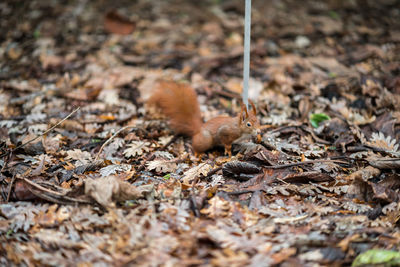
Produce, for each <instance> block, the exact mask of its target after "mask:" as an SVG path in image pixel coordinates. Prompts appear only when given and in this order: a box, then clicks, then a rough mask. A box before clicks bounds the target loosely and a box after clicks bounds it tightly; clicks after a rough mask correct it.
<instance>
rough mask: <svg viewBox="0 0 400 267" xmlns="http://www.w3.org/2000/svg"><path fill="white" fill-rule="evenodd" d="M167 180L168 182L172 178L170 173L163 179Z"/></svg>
mask: <svg viewBox="0 0 400 267" xmlns="http://www.w3.org/2000/svg"><path fill="white" fill-rule="evenodd" d="M163 178H164V179H165V180H168V179H169V178H171V174H170V173H168V174H166V175H164V177H163Z"/></svg>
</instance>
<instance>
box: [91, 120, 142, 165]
mask: <svg viewBox="0 0 400 267" xmlns="http://www.w3.org/2000/svg"><path fill="white" fill-rule="evenodd" d="M135 127H136V126H131V125H130V126H129V125H128V126H125V127H122V128H121V129H119V130H118V131H117V132H115V133H114V134H113V135H112V136H111V137H110V138H108V139H107V141H105V142H104V144H103V145H102V146H101V147H100V150H99V152H97V155H96V158H95V159H94V160H95V161H97V160H98V159H99V156H100V153H101V152H102V151H103V149H104V147H105V146H106V145H108V144H109V143H110V142H111V141H112V140H113V139H114V138H115V137H116V136H117V135H118V134H119V133H121V132H122V131H124V130H126V129H128V128H135Z"/></svg>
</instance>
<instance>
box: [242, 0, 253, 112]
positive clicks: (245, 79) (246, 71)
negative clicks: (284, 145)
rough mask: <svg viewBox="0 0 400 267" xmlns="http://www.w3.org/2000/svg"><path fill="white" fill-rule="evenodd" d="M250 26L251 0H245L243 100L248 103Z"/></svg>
mask: <svg viewBox="0 0 400 267" xmlns="http://www.w3.org/2000/svg"><path fill="white" fill-rule="evenodd" d="M250 26H251V0H246V4H245V15H244V51H243V96H242V97H243V102H244V104H245V105H246V108H248V105H249V76H250Z"/></svg>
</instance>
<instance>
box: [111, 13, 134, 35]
mask: <svg viewBox="0 0 400 267" xmlns="http://www.w3.org/2000/svg"><path fill="white" fill-rule="evenodd" d="M135 26H136V25H135V23H134V22H132V21H130V20H129V19H128V18H126V17H124V16H122V15H121V14H120V13H118V12H117V11H115V10H112V11H109V12H107V14H106V16H105V19H104V28H105V29H106V30H107V31H108V32H110V33H115V34H121V35H127V34H130V33H132V32H133V31H134V30H135Z"/></svg>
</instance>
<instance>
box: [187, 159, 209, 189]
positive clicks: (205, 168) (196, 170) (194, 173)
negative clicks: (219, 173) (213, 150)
mask: <svg viewBox="0 0 400 267" xmlns="http://www.w3.org/2000/svg"><path fill="white" fill-rule="evenodd" d="M211 169H212V167H211V165H209V164H207V163H201V164H199V165H198V166H196V167H193V168H191V169H189V170H187V171H186V172H185V173H184V176H183V179H182V181H183V184H186V185H190V183H191V182H192V181H193V180H194V179H195V178H196V177H198V176H200V175H203V176H207V174H208V172H209V171H210V170H211Z"/></svg>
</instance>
